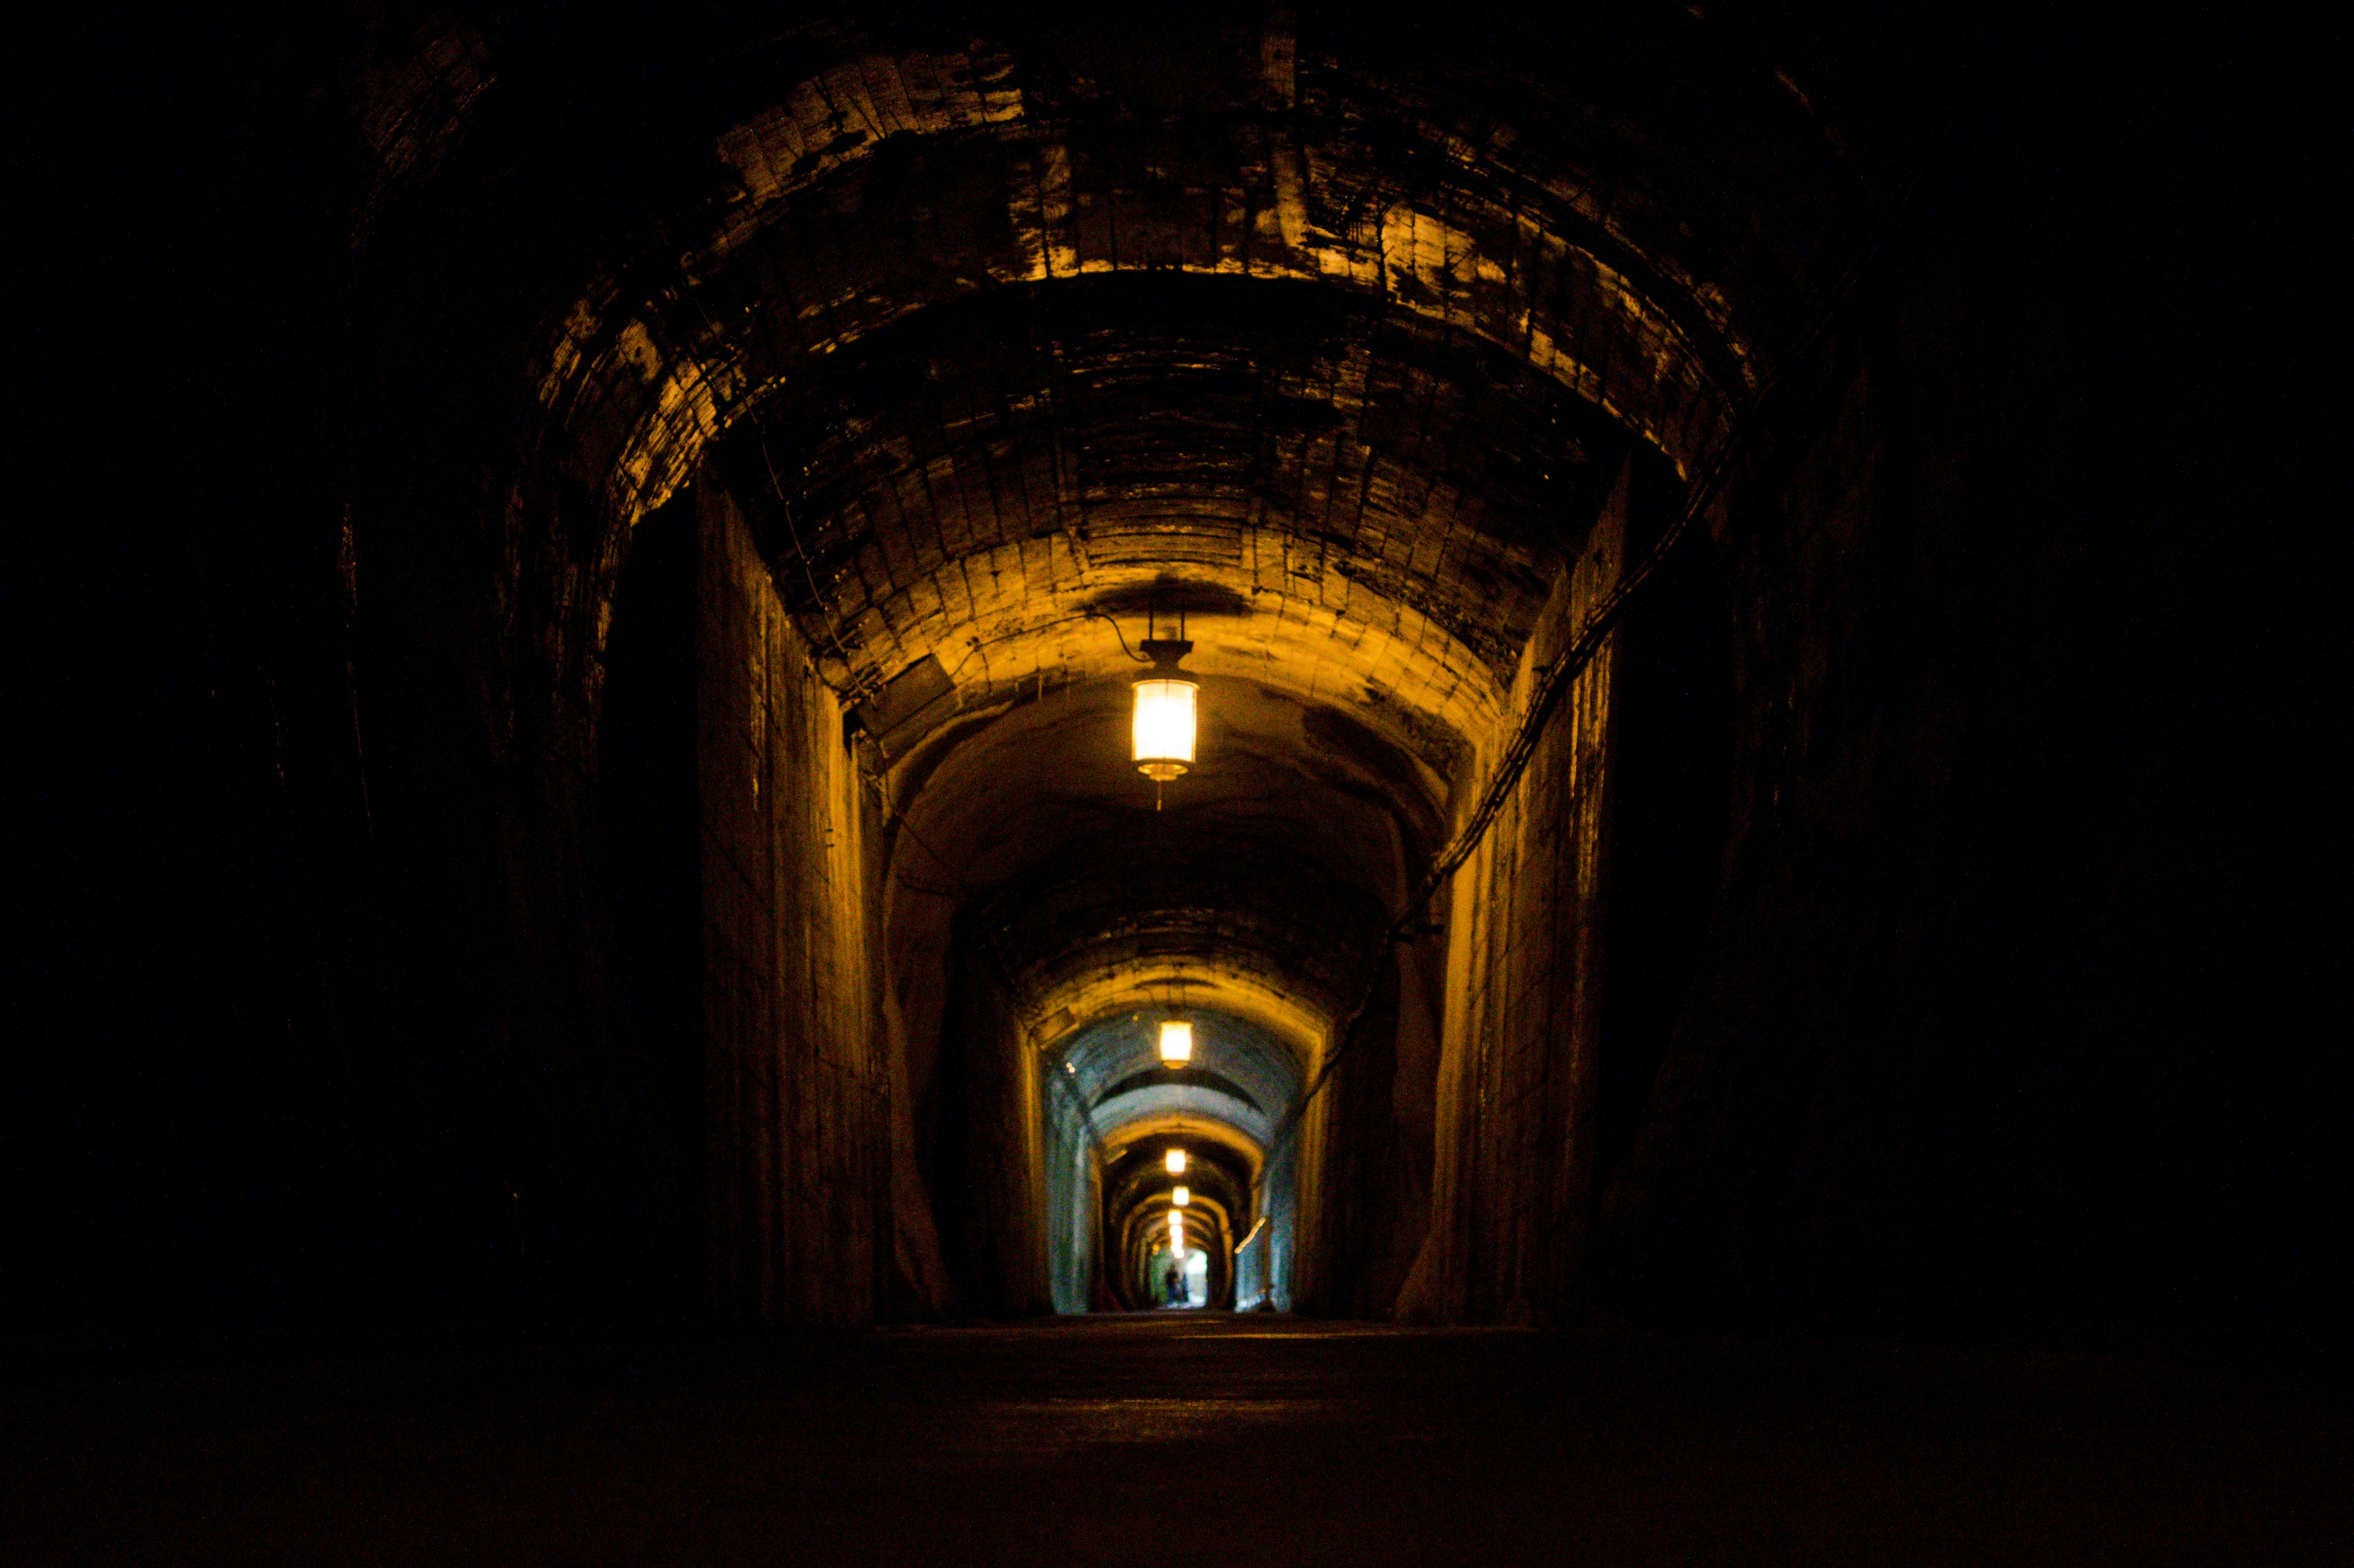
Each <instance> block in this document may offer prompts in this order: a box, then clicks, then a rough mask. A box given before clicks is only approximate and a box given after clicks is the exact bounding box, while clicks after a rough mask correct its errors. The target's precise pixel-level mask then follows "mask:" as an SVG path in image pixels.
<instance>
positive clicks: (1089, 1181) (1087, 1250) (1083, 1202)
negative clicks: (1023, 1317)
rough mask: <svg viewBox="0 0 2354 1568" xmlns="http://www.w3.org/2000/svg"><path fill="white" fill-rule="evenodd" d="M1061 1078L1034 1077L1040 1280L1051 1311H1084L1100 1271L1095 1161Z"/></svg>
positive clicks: (1083, 1114)
mask: <svg viewBox="0 0 2354 1568" xmlns="http://www.w3.org/2000/svg"><path fill="white" fill-rule="evenodd" d="M1061 1076H1063V1075H1061V1074H1058V1073H1055V1072H1053V1071H1051V1070H1049V1071H1046V1072H1042V1073H1040V1074H1039V1075H1038V1078H1039V1083H1038V1089H1039V1093H1040V1094H1041V1095H1043V1096H1044V1098H1045V1102H1046V1103H1045V1104H1044V1106H1043V1107H1040V1109H1041V1113H1042V1115H1041V1120H1042V1122H1043V1124H1044V1135H1045V1153H1044V1160H1045V1170H1044V1178H1045V1188H1046V1276H1047V1280H1046V1282H1047V1287H1048V1292H1049V1295H1050V1296H1051V1298H1052V1299H1053V1302H1054V1307H1055V1311H1057V1312H1085V1311H1087V1310H1088V1308H1090V1307H1091V1306H1092V1305H1093V1300H1094V1287H1095V1282H1096V1277H1097V1270H1098V1269H1099V1267H1100V1259H1099V1257H1098V1255H1097V1254H1098V1243H1097V1237H1098V1236H1099V1235H1100V1234H1102V1231H1103V1222H1102V1219H1101V1217H1100V1215H1099V1212H1098V1206H1097V1200H1098V1197H1099V1194H1100V1191H1101V1170H1100V1166H1101V1161H1100V1160H1099V1159H1098V1157H1097V1153H1096V1142H1095V1135H1094V1129H1093V1128H1090V1127H1089V1126H1088V1123H1087V1110H1086V1107H1083V1106H1082V1105H1081V1104H1080V1103H1079V1099H1078V1097H1077V1095H1076V1093H1075V1092H1073V1091H1072V1090H1070V1089H1069V1088H1066V1087H1065V1086H1063V1085H1061V1084H1059V1083H1057V1082H1056V1079H1057V1078H1059V1077H1061Z"/></svg>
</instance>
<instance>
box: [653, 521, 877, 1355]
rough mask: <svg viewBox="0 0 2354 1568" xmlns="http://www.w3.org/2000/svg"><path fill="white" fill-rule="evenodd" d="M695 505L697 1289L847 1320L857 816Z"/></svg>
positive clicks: (855, 1149)
mask: <svg viewBox="0 0 2354 1568" xmlns="http://www.w3.org/2000/svg"><path fill="white" fill-rule="evenodd" d="M698 510H699V513H700V518H699V521H700V524H701V534H702V546H703V547H702V562H701V574H702V580H701V591H700V593H699V594H698V596H697V598H698V601H699V607H700V616H701V620H700V625H699V627H698V629H697V648H698V654H699V661H700V665H701V679H700V687H701V689H700V693H699V701H698V706H699V722H698V744H699V750H700V754H701V766H700V773H701V779H702V822H703V923H704V926H703V928H704V943H705V948H704V951H705V996H704V1020H705V1040H706V1049H707V1051H708V1064H707V1065H708V1079H707V1082H708V1088H709V1098H708V1101H707V1104H708V1107H709V1128H708V1130H709V1139H710V1170H711V1225H712V1259H713V1270H714V1278H713V1294H714V1298H715V1300H716V1304H717V1305H718V1308H719V1309H720V1311H721V1312H722V1314H723V1315H725V1316H726V1317H730V1318H734V1319H740V1320H758V1321H769V1322H793V1323H856V1322H864V1321H868V1320H871V1319H873V1318H874V1316H875V1309H876V1286H877V1270H878V1265H880V1264H881V1263H883V1262H885V1260H887V1259H888V1258H889V1256H890V1254H889V1251H888V1250H887V1249H888V1245H889V1243H888V1239H887V1238H888V1237H889V1235H890V1230H891V1207H890V1191H889V1165H888V1142H887V1140H888V1136H889V1134H888V1128H889V1118H890V1099H889V1094H888V1087H887V1086H888V1082H889V1080H888V1075H887V1074H886V1072H885V1065H884V1053H883V1048H882V1041H883V1033H882V1030H881V1027H880V1001H881V998H880V991H879V988H878V984H877V974H878V966H877V963H876V959H875V946H874V938H873V933H872V931H871V929H870V927H869V921H868V915H869V911H870V909H871V908H872V907H873V900H874V894H875V860H874V854H873V845H874V841H875V821H874V817H875V807H874V805H873V803H872V797H871V795H870V794H869V792H868V791H867V790H865V789H864V788H862V786H861V781H860V779H859V778H858V774H857V770H856V768H855V766H854V761H853V759H852V757H851V754H850V752H849V750H848V748H847V747H845V746H844V745H843V724H842V713H841V709H840V707H839V706H838V705H836V703H835V701H834V698H833V694H832V692H830V691H829V690H827V688H826V686H825V684H824V683H822V681H820V680H819V679H818V678H817V673H816V671H815V669H814V668H813V666H812V665H811V662H810V659H809V654H808V651H807V649H806V648H804V647H803V646H802V643H801V638H800V635H799V633H798V632H797V631H795V630H794V629H793V627H792V624H791V622H790V620H789V619H788V618H787V617H786V616H785V614H784V612H783V609H782V607H781V606H779V603H778V601H777V596H776V590H775V588H774V587H773V585H772V584H771V583H770V581H769V571H768V568H767V567H765V566H764V565H762V564H761V561H760V559H759V557H758V555H756V554H755V553H754V552H753V549H752V546H751V536H750V535H749V533H748V531H747V530H746V529H745V527H744V525H743V521H742V519H741V517H740V516H739V515H738V514H737V511H736V508H735V505H734V503H732V502H731V501H730V500H729V499H728V498H727V497H726V494H725V493H723V492H719V491H717V490H716V489H712V488H709V487H706V488H705V491H704V492H703V493H702V496H701V503H700V506H699V509H698ZM878 1239H880V1241H881V1247H882V1250H879V1251H878Z"/></svg>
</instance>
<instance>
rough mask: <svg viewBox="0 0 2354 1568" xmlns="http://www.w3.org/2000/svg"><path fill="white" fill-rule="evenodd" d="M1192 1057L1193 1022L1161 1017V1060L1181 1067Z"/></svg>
mask: <svg viewBox="0 0 2354 1568" xmlns="http://www.w3.org/2000/svg"><path fill="white" fill-rule="evenodd" d="M1192 1060H1193V1024H1191V1023H1189V1022H1186V1021H1185V1020H1184V1019H1182V1018H1164V1019H1162V1020H1161V1061H1162V1062H1163V1063H1165V1064H1167V1065H1170V1066H1172V1067H1182V1066H1183V1065H1185V1064H1186V1063H1188V1062H1190V1061H1192ZM1179 1169H1182V1168H1179Z"/></svg>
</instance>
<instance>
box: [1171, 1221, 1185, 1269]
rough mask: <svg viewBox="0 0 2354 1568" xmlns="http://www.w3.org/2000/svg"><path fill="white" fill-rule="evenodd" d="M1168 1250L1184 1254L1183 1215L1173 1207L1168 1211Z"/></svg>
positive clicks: (1179, 1254)
mask: <svg viewBox="0 0 2354 1568" xmlns="http://www.w3.org/2000/svg"><path fill="white" fill-rule="evenodd" d="M1169 1250H1170V1251H1171V1252H1173V1253H1175V1254H1176V1255H1178V1256H1179V1257H1183V1256H1184V1255H1185V1216H1184V1215H1182V1214H1181V1213H1178V1212H1177V1211H1176V1210H1174V1209H1172V1210H1170V1211H1169Z"/></svg>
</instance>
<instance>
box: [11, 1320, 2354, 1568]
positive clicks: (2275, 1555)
mask: <svg viewBox="0 0 2354 1568" xmlns="http://www.w3.org/2000/svg"><path fill="white" fill-rule="evenodd" d="M5 1350H6V1351H7V1353H8V1354H9V1355H10V1356H12V1357H13V1358H14V1360H13V1364H11V1365H9V1366H7V1367H6V1368H5V1369H0V1371H5V1377H6V1379H7V1382H6V1383H5V1384H0V1394H5V1404H0V1445H5V1455H6V1457H5V1460H0V1465H5V1468H0V1486H5V1491H0V1542H14V1544H13V1545H10V1546H5V1547H0V1558H5V1560H6V1561H7V1562H9V1563H16V1564H33V1563H44V1564H46V1563H142V1564H164V1563H236V1564H240V1565H259V1564H265V1563H303V1564H338V1565H340V1564H347V1563H498V1564H506V1563H518V1564H520V1563H534V1564H542V1563H544V1564H551V1565H555V1568H613V1565H619V1564H634V1563H729V1564H739V1563H742V1564H751V1563H826V1564H831V1563H953V1564H975V1563H1023V1564H1041V1565H1046V1568H1054V1565H1059V1564H1080V1563H1121V1564H1139V1565H1159V1564H1163V1563H1187V1564H1199V1565H1202V1568H1225V1565H1226V1564H1241V1563H1248V1564H1275V1565H1296V1564H1324V1563H1332V1564H1352V1565H1355V1564H1366V1563H1662V1564H1666V1563H1674V1564H1696V1563H1726V1564H1756V1563H1806V1564H1810V1565H1819V1564H1824V1563H1892V1564H1916V1563H2001V1564H2010V1563H2120V1564H2123V1563H2186V1564H2189V1563H2197V1564H2202V1565H2204V1564H2222V1563H2354V1545H2349V1528H2354V1507H2349V1496H2354V1444H2349V1423H2348V1422H2347V1420H2346V1419H2345V1418H2344V1414H2343V1411H2342V1408H2341V1407H2340V1406H2338V1405H2337V1404H2334V1403H2333V1402H2331V1401H2330V1400H2328V1399H2326V1398H2324V1397H2321V1396H2319V1395H2313V1394H2305V1393H2299V1392H2297V1391H2296V1390H2294V1389H2286V1388H2280V1387H2265V1386H2257V1385H2250V1384H2242V1383H2232V1382H2228V1381H2224V1380H2220V1379H2216V1378H2212V1377H2208V1376H2204V1375H2191V1374H2184V1373H2174V1372H2154V1371H2151V1370H2148V1369H2143V1368H2137V1367H2132V1366H2128V1365H2121V1364H2118V1363H2113V1362H2104V1361H2066V1360H2059V1359H2049V1358H2044V1359H2035V1358H1989V1357H1983V1356H1964V1355H1949V1354H1933V1353H1912V1352H1905V1353H1898V1352H1887V1351H1857V1350H1814V1351H1754V1350H1753V1351H1733V1350H1727V1349H1723V1348H1712V1347H1708V1346H1696V1345H1691V1344H1662V1343H1654V1342H1646V1341H1636V1340H1623V1341H1622V1340H1606V1341H1597V1340H1587V1339H1577V1338H1551V1337H1543V1336H1536V1335H1529V1334H1515V1333H1507V1332H1489V1333H1480V1332H1461V1333H1452V1332H1427V1333H1417V1332H1408V1331H1393V1330H1375V1329H1361V1328H1346V1327H1339V1326H1333V1325H1320V1324H1312V1323H1301V1322H1296V1321H1290V1320H1278V1319H1266V1318H1240V1319H1235V1318H1224V1317H1201V1318H1187V1317H1172V1316H1165V1315H1164V1316H1155V1317H1152V1318H1149V1319H1120V1320H1113V1319H1085V1320H1075V1321H1066V1322H1059V1323H1049V1324H1040V1325H1036V1326H1032V1327H1023V1328H1008V1329H938V1330H905V1331H886V1332H879V1333H872V1334H849V1335H839V1336H811V1337H805V1338H791V1339H780V1340H760V1341H751V1340H747V1341H734V1342H725V1343H714V1344H703V1345H697V1346H692V1347H667V1348H663V1349H659V1350H652V1351H647V1350H635V1351H621V1350H612V1349H599V1350H584V1349H565V1350H541V1351H527V1352H525V1351H504V1352H495V1353H494V1352H487V1351H463V1352H460V1351H444V1352H441V1353H438V1354H433V1355H430V1356H428V1355H421V1354H419V1355H408V1356H395V1355H374V1356H369V1357H366V1358H359V1359H344V1360H326V1361H304V1362H302V1363H300V1364H291V1363H279V1364H256V1363H253V1362H250V1361H249V1362H243V1363H231V1362H220V1363H217V1364H215V1365H214V1366H212V1367H211V1368H209V1369H207V1370H188V1368H187V1367H186V1366H185V1365H183V1366H181V1367H179V1368H177V1369H175V1370H170V1371H159V1370H154V1369H150V1370H145V1371H124V1370H121V1369H119V1368H116V1369H111V1370H110V1369H101V1368H100V1367H98V1366H96V1365H95V1364H93V1363H91V1362H90V1361H88V1360H87V1359H83V1360H80V1361H76V1362H74V1363H73V1364H71V1365H63V1364H60V1362H59V1361H58V1352H57V1351H56V1349H55V1347H48V1348H42V1347H35V1348H33V1349H31V1350H29V1351H28V1350H27V1348H26V1347H23V1346H8V1347H5Z"/></svg>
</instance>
